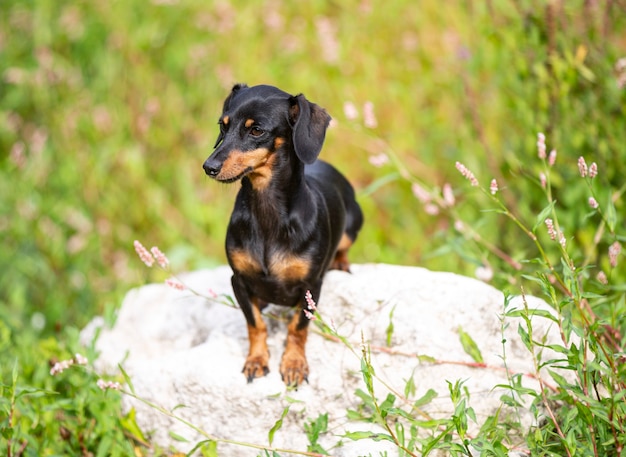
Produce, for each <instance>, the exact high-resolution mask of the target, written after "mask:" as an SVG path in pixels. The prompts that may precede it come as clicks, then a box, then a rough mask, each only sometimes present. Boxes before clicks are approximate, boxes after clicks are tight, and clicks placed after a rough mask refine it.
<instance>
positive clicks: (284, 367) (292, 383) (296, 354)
mask: <svg viewBox="0 0 626 457" xmlns="http://www.w3.org/2000/svg"><path fill="white" fill-rule="evenodd" d="M280 375H281V376H282V378H283V382H284V383H285V384H286V385H287V386H289V387H295V388H297V387H298V386H299V385H301V384H302V383H303V382H304V381H306V382H309V364H308V363H307V361H306V357H305V355H304V353H303V352H300V351H296V350H292V351H285V353H284V354H283V358H282V360H281V362H280Z"/></svg>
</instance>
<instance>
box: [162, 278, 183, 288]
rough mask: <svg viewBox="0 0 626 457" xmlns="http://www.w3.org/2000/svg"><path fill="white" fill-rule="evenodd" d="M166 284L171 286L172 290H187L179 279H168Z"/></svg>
mask: <svg viewBox="0 0 626 457" xmlns="http://www.w3.org/2000/svg"><path fill="white" fill-rule="evenodd" d="M165 284H167V285H168V286H170V287H171V288H172V289H176V290H185V289H186V287H185V285H184V284H183V283H182V282H180V281H179V280H178V279H176V278H168V279H166V280H165Z"/></svg>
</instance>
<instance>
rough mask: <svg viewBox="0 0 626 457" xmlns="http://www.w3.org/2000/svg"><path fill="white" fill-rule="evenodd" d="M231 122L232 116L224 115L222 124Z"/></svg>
mask: <svg viewBox="0 0 626 457" xmlns="http://www.w3.org/2000/svg"><path fill="white" fill-rule="evenodd" d="M229 122H230V117H228V116H224V117H223V118H222V124H224V125H228V123H229Z"/></svg>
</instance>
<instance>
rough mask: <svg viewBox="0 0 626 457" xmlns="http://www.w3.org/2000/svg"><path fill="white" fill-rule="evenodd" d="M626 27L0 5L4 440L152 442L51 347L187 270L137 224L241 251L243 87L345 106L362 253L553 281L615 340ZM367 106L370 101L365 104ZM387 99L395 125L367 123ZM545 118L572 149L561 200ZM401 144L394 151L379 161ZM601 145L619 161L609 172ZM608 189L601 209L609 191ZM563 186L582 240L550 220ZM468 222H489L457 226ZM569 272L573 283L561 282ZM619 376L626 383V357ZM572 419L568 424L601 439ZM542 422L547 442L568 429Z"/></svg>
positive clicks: (96, 448)
mask: <svg viewBox="0 0 626 457" xmlns="http://www.w3.org/2000/svg"><path fill="white" fill-rule="evenodd" d="M625 29H626V6H624V4H623V2H618V1H613V2H612V1H600V2H583V1H582V0H576V1H568V2H553V3H549V2H543V1H523V0H517V1H514V0H492V1H489V2H448V3H446V4H445V5H444V4H442V3H441V2H437V1H431V0H422V1H419V2H411V1H397V2H387V3H385V4H382V3H380V2H367V1H361V2H359V1H349V0H347V1H342V2H324V1H312V2H306V3H300V2H286V1H281V0H271V1H270V0H267V1H260V2H256V3H254V2H243V1H233V2H230V3H229V2H201V1H172V2H159V1H153V2H147V1H139V0H128V1H125V2H121V1H115V2H113V3H106V2H104V3H97V2H85V1H79V2H71V3H68V2H57V1H51V0H34V1H30V2H25V1H18V0H5V1H3V2H1V3H0V271H1V272H2V273H1V274H0V376H1V378H0V381H1V384H2V387H0V390H1V392H2V396H1V397H0V400H1V403H0V406H1V409H0V411H2V414H0V427H1V430H2V438H0V449H4V447H5V443H6V442H7V440H11V441H10V442H11V443H12V445H11V446H12V447H11V449H12V453H13V454H14V455H19V449H20V447H21V446H22V443H26V447H25V448H24V452H23V455H59V454H64V453H65V454H69V455H78V454H80V453H82V452H87V451H89V452H93V453H94V455H109V454H110V455H116V454H115V453H116V452H117V453H118V454H119V455H125V454H126V453H128V450H129V449H130V447H128V446H131V447H132V446H133V445H137V443H138V442H139V441H141V438H140V433H139V432H137V431H135V430H134V428H133V426H132V423H133V421H132V418H126V419H125V418H123V417H122V416H121V413H120V408H119V403H118V402H117V401H114V402H111V401H110V400H111V399H112V398H116V397H115V395H116V394H115V392H113V393H111V392H108V393H107V394H106V395H108V397H103V395H104V394H102V393H101V392H100V391H99V390H98V389H97V388H95V387H94V385H93V381H94V378H93V375H91V374H84V373H76V375H72V377H71V378H70V379H69V380H66V381H64V382H60V381H58V380H56V378H52V377H50V375H49V369H50V366H49V363H50V362H51V361H55V360H60V359H67V358H68V357H71V356H72V355H73V354H74V353H75V352H77V351H81V350H82V349H80V347H79V346H78V338H77V332H78V329H80V328H82V327H83V326H84V325H85V324H86V323H87V322H88V321H89V320H90V319H91V318H92V317H94V316H95V315H101V314H104V315H105V316H107V318H108V319H109V320H112V319H113V316H114V311H115V308H116V307H117V306H118V304H119V303H120V301H121V298H122V297H123V295H124V293H125V292H126V291H127V290H128V289H129V288H131V287H134V286H137V285H139V284H143V283H144V282H146V281H161V280H163V279H164V277H163V276H160V275H159V273H154V272H152V270H150V271H149V272H147V273H146V270H145V269H144V268H143V265H142V264H141V263H140V262H139V261H138V260H137V259H136V257H135V253H134V251H133V249H132V242H133V240H135V239H139V240H141V241H142V242H144V243H145V244H147V245H149V246H152V245H158V246H159V247H161V249H163V250H164V251H166V252H167V253H168V256H169V257H170V260H171V261H172V263H173V264H174V266H175V268H176V270H178V271H181V270H185V269H196V268H201V267H207V266H213V265H218V264H221V263H224V261H225V257H224V252H223V240H224V235H225V228H226V221H227V218H228V214H229V212H230V209H231V208H232V204H233V199H234V194H235V192H236V186H230V187H227V186H220V185H216V184H215V183H214V182H210V181H209V180H208V178H206V177H205V176H204V173H203V171H202V169H201V165H202V163H203V161H204V159H205V158H206V157H207V156H208V155H209V154H210V152H211V150H212V146H213V143H214V141H215V138H216V136H217V126H216V122H217V118H218V116H219V114H220V110H221V104H222V101H223V99H224V98H225V96H226V95H227V94H228V91H229V89H230V87H231V86H232V84H234V83H235V82H247V83H248V84H257V83H269V84H273V85H276V86H279V87H281V88H282V89H284V90H287V91H289V92H292V93H299V92H302V93H304V94H306V96H307V98H309V99H310V100H312V101H314V102H316V103H318V104H320V105H322V106H324V107H325V108H326V109H327V110H328V111H329V113H330V114H331V115H332V116H333V118H334V119H335V124H334V126H333V128H332V129H331V130H330V131H329V133H328V136H327V143H326V145H325V148H324V150H323V152H322V157H323V158H325V159H327V160H330V161H332V162H333V163H335V164H336V165H337V166H338V167H339V168H340V169H341V170H342V171H344V172H345V173H346V174H347V175H348V176H349V178H350V180H351V181H352V182H353V183H354V185H355V187H356V188H357V191H358V193H359V201H360V202H361V204H362V206H363V208H364V211H365V213H366V225H365V227H364V230H363V232H362V234H361V235H360V238H359V240H358V242H357V243H356V245H355V246H354V248H353V250H352V261H353V262H390V263H400V264H408V265H420V266H424V267H427V268H430V269H434V270H446V271H454V272H459V273H462V274H467V275H470V276H472V275H474V274H475V271H476V268H477V267H483V268H487V269H488V270H491V271H493V272H494V277H493V280H492V282H493V284H494V285H495V286H497V287H499V288H500V289H502V290H508V291H510V292H511V293H519V291H520V286H522V285H523V286H524V287H525V288H526V290H527V291H529V292H534V293H544V292H545V293H546V294H547V296H548V301H549V302H550V303H551V304H553V305H554V306H555V307H556V308H559V307H563V309H564V310H565V312H564V315H565V318H566V321H567V322H569V321H572V322H574V324H575V328H576V329H578V330H577V331H579V332H580V333H581V335H582V336H583V337H584V338H586V341H588V342H589V345H590V346H593V347H596V348H597V351H598V354H602V353H603V350H602V349H603V348H605V349H606V346H603V344H606V340H605V339H604V337H603V336H602V332H601V331H600V330H601V329H613V330H615V331H616V332H617V337H616V339H617V343H616V345H613V346H611V351H613V352H615V353H619V352H620V351H623V342H622V340H623V338H622V337H621V335H624V333H625V330H626V329H625V328H624V327H625V326H624V321H623V318H622V317H621V316H622V315H623V311H624V300H623V292H624V290H623V284H624V282H625V280H626V271H625V269H624V267H623V264H624V262H623V260H620V261H619V262H618V265H617V266H616V267H611V265H610V261H609V256H608V249H609V246H611V245H612V244H613V243H614V242H616V241H618V242H621V243H622V244H623V243H624V241H626V239H625V237H624V218H623V216H622V215H623V214H624V198H623V193H624V190H625V184H624V180H623V176H625V175H626V148H625V147H624V145H625V144H626V129H625V128H624V119H625V118H626V90H625V89H624V88H623V87H619V85H618V78H619V77H620V75H619V71H618V70H617V69H616V62H617V61H618V59H619V58H621V57H624V56H625V55H626V51H625V49H626V41H625V40H624V34H623V30H625ZM346 102H351V103H353V104H354V105H355V106H356V107H357V108H358V110H359V112H360V117H359V118H357V119H356V120H350V119H348V118H347V117H346V115H345V114H344V104H345V103H346ZM366 102H372V103H373V106H374V112H375V115H376V118H377V127H375V128H368V127H366V126H364V124H363V117H362V116H363V110H362V107H363V105H364V104H365V103H366ZM537 132H544V133H545V134H546V136H547V142H548V152H549V151H550V149H552V148H553V147H554V148H556V149H557V150H558V157H557V163H556V165H555V168H554V171H553V172H551V173H550V192H551V193H550V194H549V195H548V194H546V191H544V189H542V187H541V186H540V184H539V173H542V172H544V173H545V172H546V170H547V169H548V168H546V165H545V163H543V162H542V161H540V160H538V159H537V158H536V156H537V148H536V141H537V136H536V134H537ZM380 153H385V154H386V155H387V156H389V157H390V158H391V159H392V160H391V164H388V165H384V166H382V167H380V168H378V167H375V166H373V165H371V164H370V162H369V158H370V156H376V155H378V154H380ZM579 156H584V157H585V158H586V160H587V163H589V164H590V163H591V162H596V163H597V165H598V169H599V175H598V177H597V178H595V180H594V181H593V182H591V183H590V186H591V187H589V186H587V185H586V182H587V181H585V180H583V179H581V178H580V177H579V175H578V169H577V166H576V161H577V159H578V157H579ZM456 161H459V162H462V163H463V164H465V165H466V166H467V167H468V168H469V169H470V170H472V171H473V172H474V173H475V175H476V177H477V178H478V179H479V181H480V182H481V185H482V187H483V188H485V189H486V188H488V185H489V182H490V180H491V179H492V178H495V179H497V182H498V184H499V187H500V192H499V193H498V194H497V196H498V198H499V199H500V202H501V203H502V204H503V205H504V206H503V207H504V208H506V211H504V210H503V209H502V207H501V206H498V205H499V204H496V203H495V202H494V201H493V200H491V196H490V195H489V194H488V192H484V193H482V192H477V191H476V190H475V189H474V188H472V187H470V186H469V185H468V184H467V183H466V181H465V180H464V178H463V177H462V176H461V175H460V173H458V171H457V170H456V169H455V166H454V165H455V162H456ZM557 168H558V170H557ZM549 170H551V168H550V169H549ZM415 183H419V184H421V185H422V186H423V187H424V188H425V189H427V190H428V191H429V192H430V193H431V195H432V201H433V202H434V203H435V206H436V208H437V211H438V214H436V215H430V214H428V212H427V211H426V210H425V209H426V208H425V206H424V205H423V204H422V203H421V202H420V201H419V200H418V199H416V198H415V196H414V195H413V193H412V191H411V185H412V184H415ZM445 184H450V185H451V188H452V190H453V192H454V196H455V201H456V202H455V204H454V205H453V206H449V205H448V206H446V205H444V204H443V203H442V200H441V198H442V197H441V189H442V188H443V187H444V185H445ZM592 194H593V195H594V196H595V198H596V199H597V201H598V202H599V203H600V210H601V212H598V211H593V210H592V209H591V208H590V207H589V206H588V205H587V199H588V197H589V196H590V195H592ZM553 202H554V208H555V211H556V212H557V215H558V223H559V226H560V227H561V228H562V229H563V230H564V233H565V236H566V238H567V250H566V251H565V252H564V251H562V250H561V248H560V247H559V245H558V243H551V242H550V241H551V240H550V239H549V237H548V235H547V232H546V231H545V230H544V228H545V227H544V225H542V224H543V223H544V222H543V219H545V217H546V215H548V213H547V212H543V210H544V208H546V207H547V206H549V205H551V204H553ZM431 209H432V208H431ZM503 211H504V214H503ZM507 211H508V212H509V213H510V214H512V215H515V217H516V218H518V220H520V221H523V222H524V224H525V226H526V227H527V229H528V230H530V229H532V230H530V231H531V232H534V233H535V234H536V236H537V237H538V242H539V245H538V244H537V242H535V240H533V239H532V237H531V236H526V235H525V232H524V231H523V230H520V228H519V227H518V226H517V225H516V224H515V223H511V222H510V218H507V214H506V212H507ZM540 215H541V217H539V216H540ZM553 217H554V215H553ZM458 220H460V221H463V223H464V224H465V227H467V228H471V231H468V230H466V231H464V232H459V231H457V230H455V229H454V224H455V221H458ZM540 247H541V249H544V250H545V252H544V254H545V255H544V256H542V255H541V252H540ZM511 259H512V260H514V261H515V262H517V263H519V264H520V265H521V269H517V268H515V267H514V265H516V263H515V262H512V261H511ZM560 259H565V261H566V265H567V261H568V259H569V261H571V263H572V264H574V265H576V267H577V270H576V271H575V272H574V273H573V274H571V273H569V272H568V268H563V267H562V263H561V260H560ZM620 259H623V254H622V256H621V258H620ZM546 260H548V261H549V262H550V264H551V265H553V266H554V271H550V269H549V267H548V266H547V265H548V264H547V263H546ZM600 271H603V272H604V273H606V274H607V275H608V276H609V285H608V286H605V285H603V284H601V283H599V282H598V281H596V280H595V278H596V275H597V274H598V273H599V272H600ZM554 275H560V276H561V277H562V278H563V284H562V285H560V286H559V285H557V286H556V287H554V286H551V285H549V284H551V283H550V281H548V282H546V281H544V279H543V278H548V279H550V278H551V277H552V276H554ZM528 277H531V278H534V280H532V281H531V280H528V279H527V278H528ZM551 287H552V289H551ZM579 290H584V291H585V292H584V294H582V295H581V294H579ZM567 291H570V292H572V291H573V292H574V293H573V294H570V295H569V296H568V293H567ZM577 294H578V295H577ZM581 303H582V304H583V305H584V306H581ZM585 303H588V304H589V306H588V307H587V306H586V305H585ZM566 304H568V306H566ZM586 319H587V320H586ZM589 319H590V320H589ZM89 355H90V357H91V358H93V357H94V356H95V354H89ZM616 357H617V356H616ZM617 360H621V359H619V358H617ZM607 363H608V362H607ZM596 368H597V367H595V368H594V369H596ZM609 371H610V370H609ZM600 372H601V370H600V371H597V372H596V374H597V376H600V377H603V376H605V379H607V380H609V381H607V382H609V384H610V385H613V384H611V383H612V382H614V383H616V384H615V385H617V386H621V385H623V383H624V374H623V373H622V372H621V371H620V370H617V371H611V373H612V374H610V375H609V374H606V373H604V372H601V373H600ZM598 373H599V374H598ZM14 375H15V376H14ZM587 387H588V386H587ZM569 390H570V391H574V390H575V389H571V388H569ZM563 391H564V392H566V391H568V389H566V388H564V389H563ZM618 391H621V390H619V389H618ZM557 397H558V396H557ZM611 398H612V397H611ZM552 400H553V401H555V402H557V403H558V402H559V401H560V402H561V404H568V401H569V402H570V404H577V405H580V404H584V402H583V403H580V402H579V403H576V402H575V401H574V400H572V399H571V397H567V398H564V397H558V398H556V397H555V398H553V399H552ZM608 403H610V402H609V401H608V400H607V401H599V406H598V405H595V404H594V405H592V406H593V407H594V408H595V407H596V406H597V408H599V409H593V408H592V415H593V414H596V415H600V416H601V415H602V414H601V411H603V410H602V408H603V407H604V408H608V406H607V404H608ZM11 405H13V406H11ZM583 409H584V408H582V409H580V408H579V410H581V411H582V410H583ZM604 411H606V410H604ZM10 412H12V413H11V419H10V420H9V417H8V416H9V413H10ZM4 413H6V415H5V414H4ZM580 417H588V415H587V416H584V415H583V414H582V413H581V416H580ZM105 418H106V420H105ZM572 421H573V419H572V418H570V417H569V416H568V417H565V418H564V419H563V420H562V422H561V423H562V424H570V425H571V424H573V423H574V422H572ZM580 423H584V421H583V422H579V423H578V426H579V425H580ZM62 429H63V430H66V431H67V432H69V438H67V439H63V440H59V439H58V437H59V436H65V437H67V436H68V434H67V433H66V432H65V431H63V430H62ZM571 430H573V431H572V437H573V438H569V437H567V439H570V440H575V439H576V438H577V437H578V438H580V436H582V435H580V433H583V432H581V431H580V427H578V428H577V427H573V426H572V427H571ZM124 432H126V437H127V436H128V435H133V436H135V437H138V438H137V439H138V440H139V441H132V443H133V444H131V441H130V440H128V438H124V436H125V435H124V434H123V433H124ZM546 433H547V434H549V433H550V432H546ZM609 435H610V434H609ZM537 436H538V435H536V434H535V435H533V436H532V437H529V440H531V439H537V440H538V443H539V444H537V446H539V447H538V448H537V449H540V448H541V446H542V445H545V443H546V442H547V441H548V440H547V439H543V438H541V439H539V438H537ZM541 436H543V435H541ZM554 436H557V435H554ZM602 439H604V440H605V441H606V440H609V437H607V436H603V437H602ZM1 440H4V441H1ZM557 441H558V439H557ZM562 441H567V440H562ZM111 442H113V443H123V444H116V445H115V446H121V447H120V448H115V450H114V451H112V450H111V448H110V447H108V446H110V445H111V444H110V443H111ZM125 446H126V447H125ZM546 452H547V451H546ZM555 452H557V454H558V452H560V451H555ZM591 452H592V454H593V452H594V451H591ZM607 452H608V451H607ZM595 454H596V455H610V454H608V453H605V454H603V453H602V451H601V450H598V449H596V450H595Z"/></svg>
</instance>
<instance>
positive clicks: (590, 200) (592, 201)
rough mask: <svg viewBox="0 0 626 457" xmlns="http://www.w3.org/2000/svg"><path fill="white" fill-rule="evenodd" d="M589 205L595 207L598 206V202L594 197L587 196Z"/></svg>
mask: <svg viewBox="0 0 626 457" xmlns="http://www.w3.org/2000/svg"><path fill="white" fill-rule="evenodd" d="M589 206H591V207H592V208H593V209H596V208H597V207H598V202H597V201H596V199H595V198H593V197H589Z"/></svg>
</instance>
